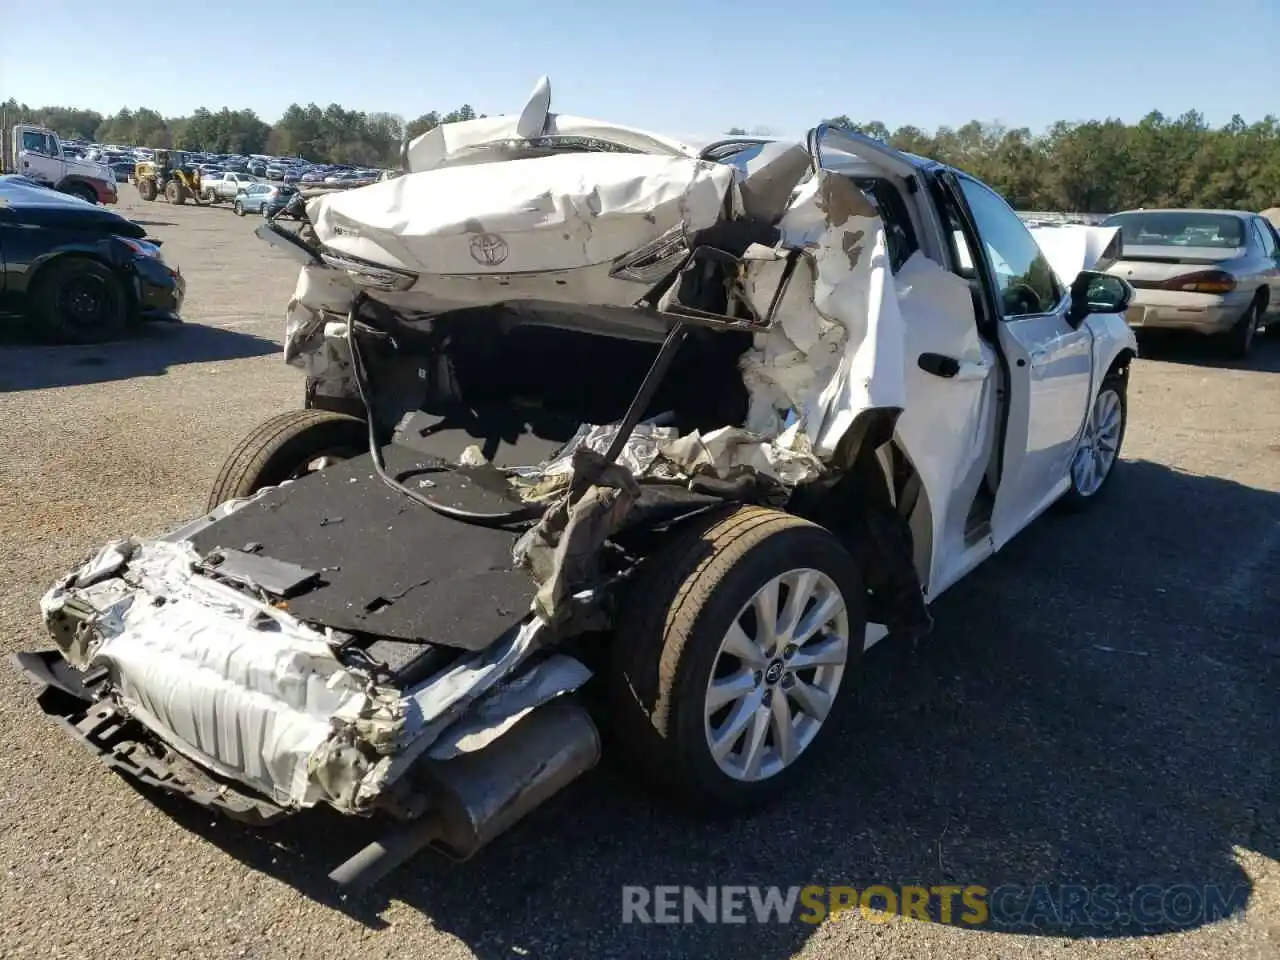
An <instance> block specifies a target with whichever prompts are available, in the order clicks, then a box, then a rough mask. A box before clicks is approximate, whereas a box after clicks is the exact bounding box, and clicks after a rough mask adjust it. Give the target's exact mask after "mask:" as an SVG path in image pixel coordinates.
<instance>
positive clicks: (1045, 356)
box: [1029, 350, 1049, 367]
mask: <svg viewBox="0 0 1280 960" xmlns="http://www.w3.org/2000/svg"><path fill="white" fill-rule="evenodd" d="M1029 356H1030V357H1031V365H1032V366H1033V367H1042V366H1044V365H1045V363H1046V362H1047V361H1048V360H1049V351H1048V350H1032V351H1031V353H1030V354H1029Z"/></svg>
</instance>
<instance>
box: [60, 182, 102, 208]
mask: <svg viewBox="0 0 1280 960" xmlns="http://www.w3.org/2000/svg"><path fill="white" fill-rule="evenodd" d="M63 193H67V194H70V195H71V196H73V197H79V198H80V199H81V200H83V201H85V203H92V204H95V205H96V204H97V202H98V195H97V194H96V193H94V192H93V188H92V187H90V186H88V185H87V184H84V183H73V184H71V185H70V186H68V187H67V188H66V189H65V190H63Z"/></svg>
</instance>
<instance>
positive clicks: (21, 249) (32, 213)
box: [0, 176, 186, 343]
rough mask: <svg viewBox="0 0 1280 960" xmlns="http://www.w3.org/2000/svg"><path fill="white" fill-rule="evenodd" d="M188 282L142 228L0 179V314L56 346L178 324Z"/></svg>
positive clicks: (34, 187)
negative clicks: (147, 323)
mask: <svg viewBox="0 0 1280 960" xmlns="http://www.w3.org/2000/svg"><path fill="white" fill-rule="evenodd" d="M185 292H186V281H185V280H183V278H182V275H181V274H180V273H179V272H178V270H177V269H176V268H175V267H171V266H169V265H168V264H166V263H165V261H164V257H163V256H162V255H161V253H160V244H159V241H157V240H153V239H151V238H149V237H148V236H147V231H146V229H145V228H143V227H141V226H139V225H138V224H136V223H134V222H132V221H131V220H128V219H126V218H125V217H122V216H120V214H118V213H115V212H114V211H111V210H106V209H103V208H102V207H97V206H90V205H89V204H87V203H84V202H82V201H80V200H78V199H76V198H74V197H70V196H67V195H66V194H64V193H59V192H58V191H56V190H52V189H49V188H47V187H44V186H42V185H36V184H33V183H31V182H29V181H27V180H25V179H24V178H22V177H13V176H0V305H2V307H0V309H3V311H4V312H5V313H7V314H9V315H10V316H9V318H7V319H6V320H2V321H0V323H4V324H5V325H6V326H18V327H25V328H27V329H28V330H29V331H31V332H33V333H35V334H36V335H38V336H40V337H41V338H43V339H47V340H50V341H53V342H57V343H87V342H93V341H97V340H103V339H108V338H110V337H113V336H116V335H118V334H120V333H121V332H122V331H123V330H124V329H125V328H126V327H128V326H129V325H130V324H133V323H135V322H137V321H139V320H177V319H178V312H179V311H180V310H181V309H182V299H183V296H184V294H185Z"/></svg>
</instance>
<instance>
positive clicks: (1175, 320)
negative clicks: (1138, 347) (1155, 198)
mask: <svg viewBox="0 0 1280 960" xmlns="http://www.w3.org/2000/svg"><path fill="white" fill-rule="evenodd" d="M1102 225H1103V226H1104V227H1119V228H1120V245H1119V253H1118V257H1119V259H1117V260H1114V261H1112V262H1111V263H1110V264H1109V265H1107V267H1106V269H1107V272H1108V273H1112V274H1115V275H1116V276H1120V277H1124V278H1125V279H1126V280H1128V281H1129V283H1130V284H1131V285H1132V286H1133V288H1134V291H1135V297H1134V300H1133V305H1132V306H1131V307H1130V308H1129V311H1128V320H1129V325H1130V326H1132V327H1134V328H1136V329H1139V330H1142V329H1149V328H1167V329H1182V330H1193V331H1195V332H1197V333H1202V334H1212V335H1214V336H1216V337H1217V338H1218V339H1219V340H1220V341H1221V342H1222V343H1223V345H1224V346H1225V347H1226V348H1227V349H1228V350H1229V352H1230V353H1231V354H1232V355H1233V356H1235V357H1241V358H1242V357H1245V356H1247V355H1248V354H1249V351H1250V350H1251V349H1252V348H1253V343H1254V340H1255V339H1256V337H1257V334H1258V333H1259V331H1261V330H1262V329H1263V328H1264V325H1265V323H1266V317H1267V315H1268V313H1270V312H1271V311H1273V310H1275V309H1277V308H1280V235H1278V234H1277V233H1276V229H1275V227H1273V226H1272V225H1271V223H1270V222H1269V221H1268V220H1267V219H1266V218H1264V217H1262V216H1260V215H1259V214H1256V213H1247V212H1243V211H1238V210H1126V211H1124V212H1123V213H1117V214H1113V215H1112V216H1110V217H1108V218H1107V219H1106V220H1105V221H1103V224H1102Z"/></svg>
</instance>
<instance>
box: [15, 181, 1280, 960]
mask: <svg viewBox="0 0 1280 960" xmlns="http://www.w3.org/2000/svg"><path fill="white" fill-rule="evenodd" d="M125 193H126V194H131V188H128V187H126V188H125ZM122 209H123V210H124V211H125V212H126V213H127V214H128V215H131V216H135V217H138V218H140V219H143V220H149V221H151V224H152V225H151V231H152V232H153V233H154V234H155V235H157V236H159V237H161V238H162V239H163V240H164V241H165V250H166V252H167V253H168V255H169V257H170V259H171V260H176V261H177V262H178V263H179V264H180V265H182V267H183V269H184V272H185V273H186V275H187V277H188V280H189V292H188V301H187V302H188V310H187V313H186V316H187V321H188V323H187V325H186V326H184V327H178V328H158V329H153V330H149V331H148V332H147V333H146V334H145V335H143V336H141V337H139V338H137V339H135V340H133V341H131V342H126V343H121V344H114V345H109V346H104V347H96V348H80V347H75V348H59V349H53V348H29V347H12V346H3V347H0V531H3V534H4V535H3V537H2V538H0V625H2V626H0V630H2V636H3V641H4V646H5V648H6V651H12V650H18V649H23V648H29V647H31V646H33V645H42V644H43V643H44V638H43V637H42V632H41V629H40V627H39V624H38V615H37V607H36V601H37V598H38V596H39V594H40V593H41V591H43V590H44V589H45V588H46V587H47V586H48V585H49V584H50V583H51V581H52V580H53V579H54V578H55V577H56V576H57V575H59V574H61V573H63V572H65V571H66V570H67V569H68V568H69V567H70V566H71V565H72V564H73V563H75V562H76V561H77V560H79V559H80V558H81V557H82V555H83V554H85V553H86V552H87V551H89V550H91V549H93V548H95V547H97V546H98V545H100V544H101V543H102V542H103V541H105V540H106V539H109V538H111V537H113V536H116V535H119V534H122V533H126V532H141V533H144V534H146V533H155V532H159V531H161V530H162V529H164V528H165V527H167V526H169V525H171V524H173V523H175V522H176V521H179V520H181V519H184V518H186V517H187V516H189V515H190V514H191V513H192V512H193V511H195V510H197V509H198V508H199V506H200V504H201V503H202V501H203V498H204V495H205V492H206V490H207V488H208V486H209V484H210V482H211V481H212V479H213V477H214V474H215V473H216V471H217V469H218V466H219V463H220V461H221V460H222V458H223V456H224V455H225V453H226V452H227V451H228V450H229V449H230V448H231V446H232V445H233V444H234V443H235V441H236V440H237V439H239V438H240V437H241V436H242V435H243V434H244V433H245V432H246V431H248V430H249V429H250V428H251V427H252V426H253V425H255V424H256V423H257V422H259V421H260V420H262V419H264V418H266V417H267V416H269V415H271V414H274V413H276V412H278V411H280V410H284V409H287V408H289V407H293V406H296V405H298V404H299V403H300V401H301V396H302V378H301V376H300V375H299V374H298V373H297V372H296V371H292V370H290V369H288V368H286V367H285V366H284V365H283V364H282V363H281V361H280V357H279V354H278V345H279V337H280V332H281V327H282V323H281V315H282V308H283V305H284V302H285V301H286V299H287V298H288V296H289V294H290V292H291V290H292V285H293V278H294V276H295V271H294V268H293V266H292V265H291V264H290V263H289V262H287V261H286V260H284V258H283V257H282V256H280V255H278V254H277V253H275V252H274V251H272V250H270V249H269V248H267V247H266V246H265V245H263V244H261V243H258V242H257V241H255V240H254V239H253V238H252V237H251V236H250V231H251V229H252V227H253V225H254V224H255V222H256V221H255V220H253V219H248V220H240V219H237V218H235V217H234V216H232V215H231V214H230V213H229V212H228V211H226V210H217V209H215V210H209V209H195V208H191V207H177V208H170V207H169V206H167V205H165V204H144V203H141V202H139V201H137V200H136V199H131V200H128V201H126V202H125V203H124V204H123V205H122ZM1198 347H1199V345H1198V344H1196V343H1195V342H1191V343H1182V344H1179V343H1172V344H1170V343H1165V344H1162V345H1160V348H1159V349H1158V350H1157V351H1155V352H1153V356H1152V358H1150V359H1144V360H1142V361H1140V362H1139V363H1138V364H1137V365H1136V367H1135V371H1134V375H1133V386H1132V393H1131V426H1130V430H1129V436H1128V439H1127V444H1126V451H1125V452H1126V460H1127V462H1126V463H1125V464H1124V465H1123V467H1122V470H1121V473H1120V474H1119V475H1118V476H1117V477H1116V478H1115V483H1114V484H1113V486H1112V487H1111V488H1110V489H1109V491H1108V495H1107V497H1106V498H1105V501H1104V502H1101V503H1099V504H1097V505H1096V507H1095V508H1094V509H1093V510H1092V511H1090V512H1088V513H1086V514H1083V515H1080V516H1076V517H1065V516H1061V515H1058V514H1053V515H1050V516H1047V517H1046V518H1045V519H1043V520H1041V521H1039V522H1037V523H1036V524H1035V525H1034V526H1033V528H1032V529H1030V530H1029V531H1027V532H1026V533H1025V534H1024V535H1023V536H1021V537H1020V538H1019V539H1018V540H1017V541H1015V542H1014V543H1013V544H1011V545H1010V546H1009V547H1008V548H1007V549H1006V550H1005V551H1003V552H1002V553H1001V554H1000V555H999V556H998V557H996V558H995V559H993V560H992V561H991V562H990V563H988V564H987V565H985V566H984V567H983V568H982V569H980V570H979V571H978V572H976V573H975V574H974V575H973V576H971V577H970V578H969V579H967V580H966V581H965V582H964V583H962V584H960V585H958V586H957V587H956V588H955V589H954V590H953V591H951V592H950V593H948V594H947V595H946V596H945V597H943V598H942V599H941V600H940V601H939V603H938V605H937V607H936V611H935V612H936V615H937V621H938V627H937V630H936V631H935V634H934V635H933V636H932V637H931V638H930V639H929V640H928V641H927V642H926V643H925V644H923V645H922V646H921V648H920V649H919V650H918V651H916V652H914V653H913V652H910V651H907V650H904V649H895V648H891V647H888V646H885V647H882V648H877V649H876V650H875V651H874V652H873V653H872V654H870V655H869V656H868V658H867V662H866V664H865V670H864V675H863V677H862V678H861V680H860V685H859V693H858V702H857V704H856V705H855V707H856V708H855V709H854V710H852V711H851V712H850V719H849V721H848V723H847V727H848V729H847V730H846V731H845V732H844V737H843V741H842V743H841V744H840V745H839V748H838V749H837V750H836V751H835V752H834V754H833V759H834V760H835V763H833V764H832V765H831V766H830V767H829V769H827V770H826V772H825V773H824V774H823V775H822V776H819V777H818V778H816V779H815V781H814V782H813V783H812V784H811V785H810V786H809V787H808V789H807V790H805V791H803V792H800V793H798V794H796V795H793V796H791V797H790V798H789V799H788V801H787V802H785V803H783V804H782V805H780V806H778V807H776V808H775V809H772V810H770V811H768V812H766V813H764V814H761V815H759V816H757V817H755V818H753V819H751V820H747V821H741V822H738V823H734V824H720V825H716V826H707V825H701V824H695V823H691V822H687V821H684V820H682V819H680V818H678V817H676V816H674V815H671V814H668V813H666V812H664V811H661V810H658V809H656V808H655V807H654V806H652V805H651V804H650V803H649V802H648V801H647V800H646V799H645V797H644V796H643V795H639V794H637V793H636V792H635V791H634V790H633V789H632V788H631V787H630V785H629V782H628V781H627V779H626V777H625V771H622V770H619V769H618V768H617V767H616V766H614V765H613V764H610V763H606V764H605V765H604V766H603V767H602V768H601V769H600V770H599V771H598V772H596V773H593V774H592V775H591V776H590V777H588V778H587V779H586V780H584V781H583V782H582V783H580V784H578V785H576V786H575V787H574V788H572V789H571V790H570V791H568V792H567V793H566V794H564V795H562V796H561V797H559V798H557V799H556V800H554V801H553V802H552V803H551V804H550V805H549V806H548V807H547V808H545V809H543V810H541V811H538V812H537V813H535V814H534V815H533V816H532V817H531V818H530V819H529V820H528V821H527V822H526V823H525V824H523V825H521V826H519V827H517V828H516V829H515V830H514V831H513V832H512V833H511V834H509V835H508V836H507V837H505V838H503V839H502V840H501V841H500V842H499V843H498V844H497V845H495V846H494V847H492V848H490V850H488V851H486V852H485V853H484V854H482V855H481V856H480V857H479V858H477V859H476V860H474V861H473V862H471V863H469V864H466V865H462V866H453V865H449V864H447V863H445V862H443V861H441V860H438V859H434V858H431V857H422V858H419V859H418V860H417V861H415V862H414V863H412V864H411V865H410V866H409V867H407V868H406V869H404V870H403V871H401V872H400V873H398V874H396V875H395V876H393V877H392V878H391V879H390V880H389V881H388V882H387V883H386V884H385V886H384V887H383V888H382V890H381V891H380V894H379V895H377V896H374V897H373V898H371V899H368V900H363V901H350V902H348V901H339V900H336V899H334V898H333V897H332V895H331V894H330V893H329V892H328V888H327V886H326V883H325V873H326V872H327V870H328V869H329V868H330V867H331V866H332V865H333V864H335V863H336V862H338V861H339V860H341V859H343V858H344V857H345V856H347V855H348V854H349V853H350V852H352V851H353V850H354V849H355V848H356V847H357V846H358V845H359V844H360V843H361V842H362V840H363V838H366V837H367V836H368V833H367V832H366V830H364V829H362V826H361V825H360V824H351V823H338V822H336V821H337V820H338V818H336V817H331V818H325V817H323V816H317V817H315V818H310V819H305V820H304V821H303V822H301V823H296V824H295V825H290V826H286V827H285V828H281V829H280V830H278V831H276V832H275V833H273V834H266V833H263V834H255V833H254V832H252V831H249V830H246V829H243V828H240V827H238V826H235V825H232V824H227V823H222V822H217V821H214V820H212V819H211V818H210V817H209V816H207V815H205V814H203V813H201V812H200V811H199V810H196V809H193V808H191V807H189V806H185V805H183V804H180V803H174V802H171V801H169V800H167V799H164V798H160V799H157V798H155V797H150V796H144V795H143V794H141V793H139V792H137V791H135V790H134V789H132V788H131V787H130V786H129V785H128V784H127V783H126V782H125V781H124V780H122V779H120V778H118V777H116V776H114V775H113V774H111V773H109V772H108V771H106V770H105V769H103V768H101V767H100V766H99V764H98V763H97V762H96V761H94V760H93V759H91V758H90V757H89V755H88V754H87V753H86V752H85V751H84V750H83V749H82V748H81V747H79V746H77V745H75V744H74V743H72V742H71V741H70V740H69V739H68V738H67V737H66V736H65V735H64V734H63V733H62V732H61V731H59V730H57V729H55V728H54V727H53V725H51V724H50V723H49V722H48V721H47V720H46V719H45V718H44V717H43V716H42V715H41V714H40V712H39V710H38V709H37V708H36V706H35V704H34V703H33V702H32V700H31V698H30V694H29V688H28V686H27V685H26V683H25V682H24V681H23V680H22V679H21V678H19V677H18V676H17V675H16V674H14V673H13V672H12V671H10V670H8V669H3V670H0V868H2V869H3V870H4V872H5V877H6V882H5V883H4V885H3V886H0V919H2V920H3V928H4V934H3V941H0V942H2V943H3V947H0V954H2V955H4V956H6V957H37V956H39V957H97V956H103V955H104V954H106V955H117V956H126V957H131V958H145V957H157V958H171V957H194V958H221V957H253V958H267V957H280V958H301V957H307V958H312V957H314V958H320V957H335V958H336V957H341V958H344V960H346V958H356V957H385V956H392V955H397V956H417V957H432V958H440V960H444V958H452V957H470V956H476V957H483V958H499V957H526V956H575V957H588V956H611V957H639V956H653V957H675V956H686V955H687V956H703V957H708V956H714V957H738V956H740V957H750V958H753V960H764V958H774V957H787V956H803V957H814V958H818V957H842V958H848V957H859V958H860V957H866V958H870V957H885V958H888V957H904V958H907V957H909V958H924V957H935V956H936V957H943V956H945V957H954V958H968V957H973V958H977V957H1001V958H1006V957H1060V956H1077V955H1078V956H1089V957H1115V958H1175V957H1179V958H1180V957H1224V958H1225V957H1231V958H1250V957H1263V956H1269V957H1275V956H1277V955H1280V927H1278V926H1277V922H1278V921H1277V918H1278V917H1280V865H1278V864H1277V858H1278V857H1280V827H1278V825H1277V800H1278V799H1280V798H1278V796H1277V787H1276V756H1277V743H1278V742H1280V739H1278V737H1277V733H1278V732H1280V731H1278V730H1277V722H1276V721H1277V693H1276V691H1277V690H1280V667H1278V664H1280V660H1278V657H1277V648H1278V645H1277V638H1276V626H1275V625H1276V623H1277V622H1280V602H1278V601H1277V597H1280V574H1278V571H1280V376H1278V374H1280V340H1277V339H1271V340H1270V341H1269V342H1265V343H1264V344H1263V346H1262V349H1261V350H1260V352H1259V355H1258V356H1257V358H1256V359H1255V360H1253V361H1252V362H1251V363H1249V364H1248V365H1244V366H1238V367H1231V366H1229V365H1227V364H1225V363H1223V362H1221V361H1215V360H1213V359H1212V358H1210V357H1207V356H1204V355H1203V351H1200V350H1199V349H1198ZM807 883H819V884H833V885H850V886H854V887H857V888H862V887H865V886H866V885H868V884H871V883H888V884H893V885H897V884H912V883H919V884H924V885H926V886H931V885H935V884H942V883H958V884H970V883H973V884H981V885H984V886H986V887H988V888H995V887H997V886H1000V885H1002V884H1019V885H1024V886H1031V885H1034V884H1039V883H1043V884H1050V885H1054V884H1066V883H1078V884H1083V885H1085V886H1087V887H1095V886H1097V885H1100V884H1110V885H1113V886H1114V887H1116V888H1117V890H1118V891H1119V893H1120V897H1121V899H1122V900H1123V899H1124V898H1126V897H1128V896H1129V894H1130V892H1132V891H1134V890H1135V889H1137V888H1139V887H1140V886H1142V885H1144V884H1160V885H1169V884H1187V885H1190V886H1192V887H1193V888H1196V889H1197V890H1202V889H1203V888H1204V887H1205V886H1207V885H1216V886H1218V887H1220V888H1222V889H1224V891H1229V890H1230V889H1231V888H1240V889H1241V890H1242V891H1243V892H1245V893H1247V898H1248V899H1247V905H1245V906H1244V907H1243V909H1241V910H1239V911H1237V913H1236V914H1235V915H1234V916H1232V917H1231V918H1229V919H1227V920H1224V921H1221V922H1217V923H1203V922H1200V921H1199V920H1197V919H1195V918H1192V919H1190V920H1189V921H1187V922H1184V923H1181V924H1180V923H1178V922H1175V921H1174V920H1172V919H1169V920H1165V921H1160V922H1157V923H1155V924H1154V925H1152V926H1151V927H1150V928H1148V929H1139V928H1137V927H1134V926H1132V925H1126V926H1116V927H1113V928H1100V927H1090V926H1087V925H1084V924H1079V923H1065V924H1053V923H1050V924H1048V925H1047V926H1046V927H1045V928H1043V929H1041V928H1035V927H1031V926H1022V927H1016V928H1012V929H1010V928H1004V927H999V926H996V925H994V924H987V925H986V926H985V927H983V928H981V929H973V928H966V927H964V926H962V925H960V924H956V923H953V924H951V925H948V924H944V923H940V922H929V923H926V922H907V921H901V920H893V921H891V922H888V923H883V924H877V923H869V922H866V921H865V920H863V919H846V920H842V921H840V922H829V923H826V924H824V925H822V926H820V927H816V928H815V927H813V926H808V925H805V924H802V923H794V924H790V925H769V926H759V925H755V924H750V925H747V926H745V927H726V926H711V925H706V924H695V925H690V926H683V925H677V926H661V927H644V926H636V925H623V924H622V923H621V922H620V919H621V893H620V889H621V887H622V886H623V885H624V884H644V885H656V884H688V885H696V886H705V885H708V884H777V885H784V886H785V885H791V884H807Z"/></svg>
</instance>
